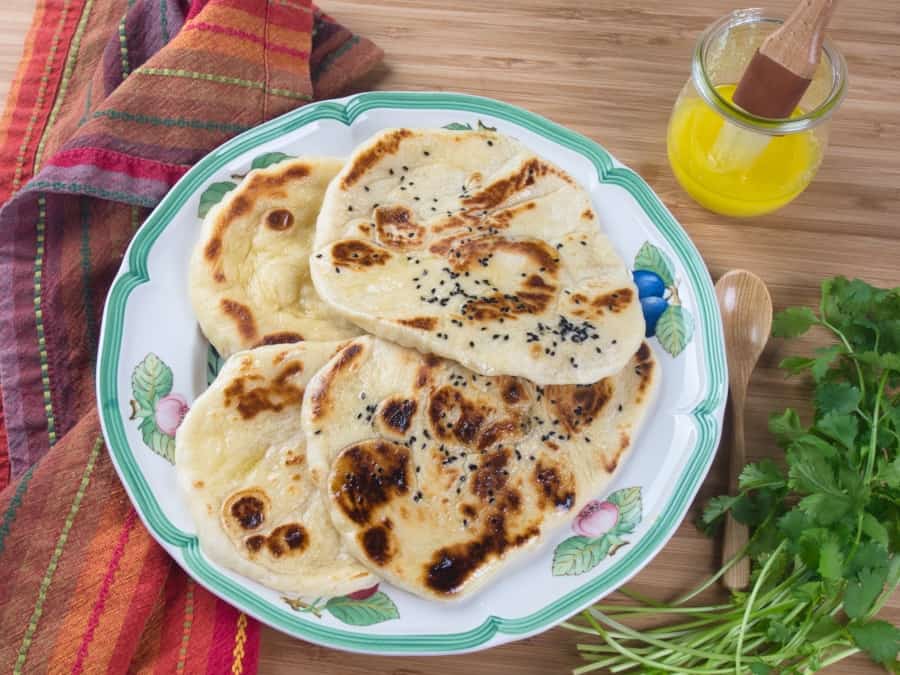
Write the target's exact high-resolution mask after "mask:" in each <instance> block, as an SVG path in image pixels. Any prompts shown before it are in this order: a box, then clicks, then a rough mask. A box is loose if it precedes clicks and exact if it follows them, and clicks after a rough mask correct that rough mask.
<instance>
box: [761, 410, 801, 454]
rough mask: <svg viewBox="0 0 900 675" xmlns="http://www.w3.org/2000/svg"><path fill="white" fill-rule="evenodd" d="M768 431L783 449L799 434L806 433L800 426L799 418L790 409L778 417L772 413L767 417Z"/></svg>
mask: <svg viewBox="0 0 900 675" xmlns="http://www.w3.org/2000/svg"><path fill="white" fill-rule="evenodd" d="M769 431H771V432H772V434H773V435H774V436H775V438H776V440H777V441H778V445H780V446H781V447H783V448H784V447H787V445H788V444H789V443H790V442H791V441H793V440H794V439H795V438H797V437H798V436H800V435H801V434H804V433H806V430H805V429H804V428H803V427H802V426H801V425H800V417H799V416H798V415H797V412H796V411H795V410H793V409H791V408H788V409H787V410H785V411H784V412H783V413H781V414H780V415H777V414H774V413H773V414H772V415H771V416H770V417H769Z"/></svg>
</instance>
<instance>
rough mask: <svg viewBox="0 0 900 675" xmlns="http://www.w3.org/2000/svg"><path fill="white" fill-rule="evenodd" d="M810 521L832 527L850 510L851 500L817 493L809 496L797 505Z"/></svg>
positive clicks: (839, 495) (835, 495)
mask: <svg viewBox="0 0 900 675" xmlns="http://www.w3.org/2000/svg"><path fill="white" fill-rule="evenodd" d="M797 505H798V506H799V507H800V509H802V510H803V512H804V513H806V514H807V515H808V516H809V518H810V520H812V521H815V522H816V523H817V524H819V525H831V524H832V523H835V522H837V521H838V520H840V519H841V518H842V517H843V516H844V514H845V513H847V512H848V511H849V510H850V507H851V504H850V500H849V499H847V498H846V497H844V496H843V495H841V494H823V493H821V492H816V493H815V494H811V495H807V496H806V497H804V498H803V499H801V500H800V502H799V503H798V504H797Z"/></svg>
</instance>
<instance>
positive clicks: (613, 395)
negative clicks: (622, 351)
mask: <svg viewBox="0 0 900 675" xmlns="http://www.w3.org/2000/svg"><path fill="white" fill-rule="evenodd" d="M658 386H659V365H658V363H657V362H656V360H655V358H654V355H653V352H652V351H651V349H650V347H649V345H648V344H647V343H646V342H642V343H641V344H640V345H639V347H638V348H636V350H635V352H634V353H633V354H632V355H631V358H630V359H629V361H628V363H627V364H626V366H625V367H624V368H623V369H622V370H621V371H620V372H619V373H618V374H616V375H614V376H611V377H608V378H606V379H603V380H600V381H598V382H595V383H592V384H588V385H550V386H539V385H535V384H533V383H531V382H529V381H527V380H524V379H522V378H516V377H508V376H500V377H484V376H481V375H478V374H477V373H474V372H472V371H471V370H468V369H466V368H464V367H462V366H460V365H459V364H457V363H454V362H452V361H449V360H445V359H441V358H438V357H435V356H426V355H422V354H420V353H419V352H417V351H415V350H412V349H407V348H404V347H400V346H398V345H395V344H392V343H389V342H386V341H384V340H381V339H378V338H374V337H371V336H365V337H360V338H356V339H354V340H351V341H349V342H348V343H347V344H346V345H345V346H344V347H343V348H342V349H341V351H340V352H338V353H337V354H336V355H335V356H334V357H333V358H332V359H331V361H330V362H329V363H328V364H326V365H325V366H324V367H323V368H322V369H321V370H320V371H319V372H318V373H317V374H316V375H315V377H313V378H312V380H311V381H310V383H309V385H308V387H307V391H306V394H305V396H304V403H303V409H302V418H303V421H302V424H303V430H304V432H305V434H306V437H307V439H309V440H308V456H309V462H310V468H311V470H312V473H313V478H314V480H315V482H316V483H317V484H318V485H319V486H320V487H321V488H322V489H323V490H324V491H325V492H326V493H327V495H328V499H329V506H330V513H331V519H332V522H333V524H334V526H335V527H336V528H337V530H338V531H339V532H340V533H341V536H342V537H343V542H344V545H345V546H346V548H347V550H348V551H350V552H351V553H352V554H353V555H354V556H355V557H356V558H357V559H358V560H359V561H360V562H362V563H363V564H364V565H366V567H368V568H369V569H370V570H372V571H373V573H375V574H377V575H379V576H381V577H383V578H385V579H387V580H388V581H390V582H391V583H393V584H395V585H397V586H399V587H401V588H404V589H406V590H409V591H411V592H413V593H416V594H418V595H420V596H423V597H426V598H435V599H440V600H446V599H452V598H459V597H463V596H467V595H470V594H472V593H474V592H475V591H476V590H478V589H479V588H481V587H482V586H483V585H484V584H485V583H487V582H488V580H489V579H491V578H492V577H494V576H495V575H496V574H497V573H498V572H499V571H500V570H501V569H502V568H503V566H504V565H505V564H507V563H508V562H509V561H511V560H512V559H513V558H515V557H517V556H519V555H520V554H521V553H522V552H523V551H526V550H528V549H529V548H531V547H533V546H535V545H536V544H537V543H538V542H539V541H540V540H541V538H542V537H544V536H545V535H547V534H548V533H550V532H552V531H553V530H554V529H556V528H557V527H559V526H561V525H563V524H565V523H567V522H569V521H570V520H571V518H572V517H573V516H574V515H575V514H576V513H577V512H578V510H579V509H580V508H581V507H582V506H583V505H584V504H585V503H586V502H587V501H588V500H590V499H591V498H593V497H596V496H597V495H598V493H599V492H600V491H601V490H602V488H603V486H604V485H605V484H606V483H607V481H609V479H610V477H611V476H612V475H613V473H614V472H615V470H616V469H617V467H619V466H621V464H622V462H623V460H624V458H625V457H626V455H627V454H628V451H629V449H630V448H631V447H632V445H633V443H634V439H635V436H636V435H637V433H638V430H639V427H640V425H641V423H642V421H643V419H644V418H645V416H646V414H647V411H648V409H649V407H650V405H651V403H652V402H653V400H654V396H655V392H656V390H657V388H658Z"/></svg>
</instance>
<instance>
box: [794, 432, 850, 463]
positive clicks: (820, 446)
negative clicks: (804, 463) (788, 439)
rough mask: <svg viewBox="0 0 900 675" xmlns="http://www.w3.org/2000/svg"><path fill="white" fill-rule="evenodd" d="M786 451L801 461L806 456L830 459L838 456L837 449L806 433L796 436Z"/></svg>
mask: <svg viewBox="0 0 900 675" xmlns="http://www.w3.org/2000/svg"><path fill="white" fill-rule="evenodd" d="M788 451H789V452H790V453H791V455H792V457H793V458H794V459H797V458H800V459H803V458H806V457H807V456H810V457H821V458H823V459H832V458H834V457H836V456H837V454H838V451H837V448H835V447H834V446H833V445H832V444H831V443H829V442H828V441H826V440H825V439H824V438H821V437H819V436H816V435H815V434H808V433H803V434H800V435H798V436H796V437H795V438H794V440H793V442H792V443H791V444H790V445H789V446H788Z"/></svg>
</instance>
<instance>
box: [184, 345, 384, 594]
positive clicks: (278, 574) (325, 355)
mask: <svg viewBox="0 0 900 675" xmlns="http://www.w3.org/2000/svg"><path fill="white" fill-rule="evenodd" d="M340 345H341V343H338V342H301V343H297V344H292V345H272V346H268V347H259V348H257V349H252V350H249V351H245V352H239V353H237V354H235V355H234V356H232V357H231V358H230V359H228V361H227V362H226V363H225V365H224V366H223V367H222V370H221V372H220V373H219V375H218V377H217V378H216V380H215V381H214V382H213V383H212V384H211V385H210V387H209V389H207V390H206V391H205V392H204V393H203V394H201V395H200V396H199V397H198V398H197V400H196V401H194V403H193V405H192V406H191V409H190V411H189V412H188V414H187V415H186V416H185V418H184V421H183V422H182V423H181V426H180V427H179V428H178V432H177V435H176V440H175V470H176V474H177V476H178V485H179V487H180V489H181V492H182V494H183V495H184V497H185V500H186V501H187V503H188V505H189V507H190V510H191V514H192V515H193V519H194V524H195V526H196V528H197V537H198V538H199V539H200V547H201V548H202V549H203V551H204V552H205V553H206V554H207V555H208V556H209V557H210V558H211V559H212V560H214V561H216V562H217V563H219V564H221V565H224V566H225V567H228V568H229V569H232V570H234V571H236V572H240V573H241V574H243V575H245V576H247V577H249V578H251V579H253V580H255V581H258V582H259V583H261V584H264V585H266V586H269V587H271V588H275V589H277V590H279V591H283V592H288V593H292V594H300V595H312V596H319V595H342V594H344V593H350V592H352V591H356V590H359V589H361V588H366V587H369V586H372V585H373V584H374V583H375V582H376V579H375V578H374V577H373V576H372V575H371V574H369V572H368V571H367V570H366V569H365V568H364V567H362V566H361V565H359V564H358V563H357V562H356V561H355V560H354V559H353V558H352V557H351V556H350V555H349V554H348V553H347V551H346V549H345V547H344V546H343V545H342V544H341V540H340V537H339V536H338V533H337V531H336V530H335V529H334V527H333V526H332V524H331V519H330V517H329V515H328V506H327V503H326V500H325V499H324V497H323V493H322V492H321V491H320V490H319V489H318V487H317V486H316V485H315V484H314V483H313V481H312V479H311V474H310V470H309V465H308V462H307V454H306V439H305V438H304V434H303V431H302V430H301V428H300V405H301V401H302V398H303V392H304V388H305V386H306V384H307V382H308V381H309V379H310V377H312V375H313V373H315V372H316V370H317V369H318V368H319V367H321V366H322V365H323V364H324V363H326V362H327V361H328V359H329V358H330V357H331V356H332V355H333V354H334V353H335V351H336V350H337V349H338V348H339V347H340Z"/></svg>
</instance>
